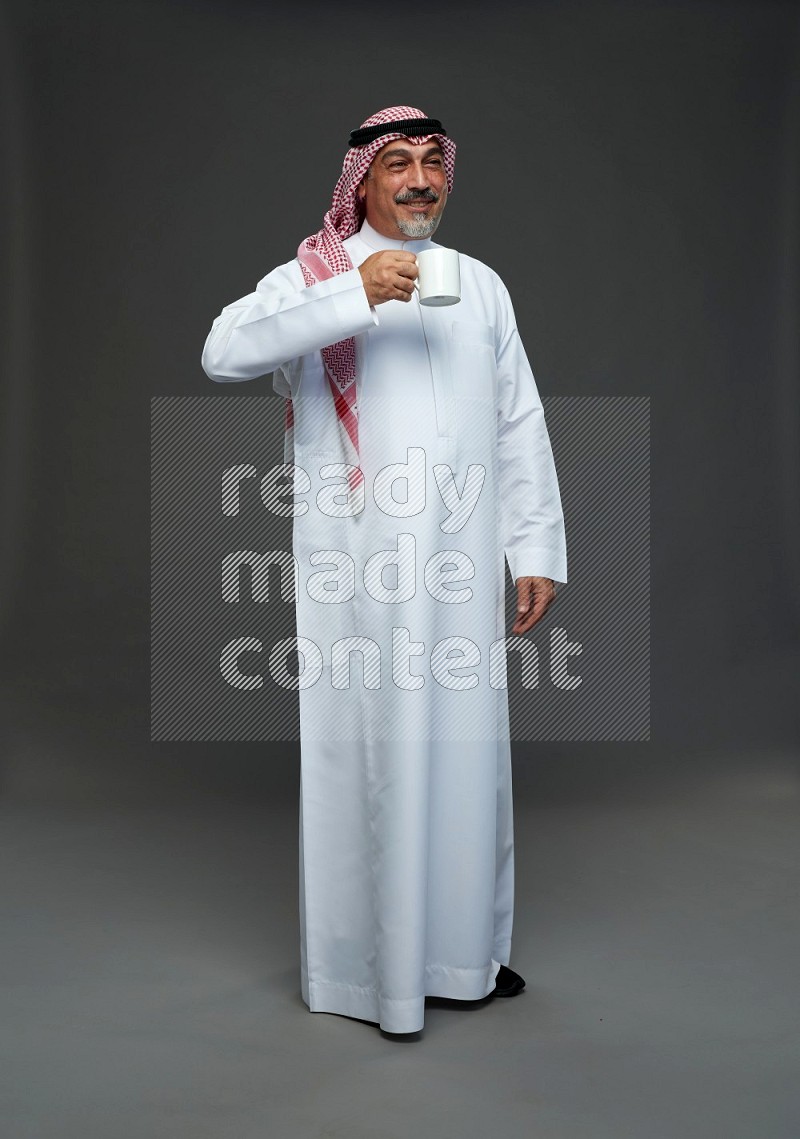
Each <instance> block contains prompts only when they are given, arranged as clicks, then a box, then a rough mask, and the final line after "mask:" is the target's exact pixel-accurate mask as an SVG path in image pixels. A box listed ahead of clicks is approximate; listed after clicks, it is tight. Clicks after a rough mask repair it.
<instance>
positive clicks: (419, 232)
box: [397, 214, 442, 238]
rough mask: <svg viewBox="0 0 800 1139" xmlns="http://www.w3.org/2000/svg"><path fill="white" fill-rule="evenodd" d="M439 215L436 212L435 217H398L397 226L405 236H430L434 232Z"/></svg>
mask: <svg viewBox="0 0 800 1139" xmlns="http://www.w3.org/2000/svg"><path fill="white" fill-rule="evenodd" d="M441 216H442V215H441V214H437V215H436V217H432V218H422V217H420V218H398V219H397V228H398V229H399V230H400V232H401V233H404V234H405V235H406V237H416V238H420V237H430V236H431V234H432V233H435V232H436V227H437V226H438V225H439V220H440V218H441Z"/></svg>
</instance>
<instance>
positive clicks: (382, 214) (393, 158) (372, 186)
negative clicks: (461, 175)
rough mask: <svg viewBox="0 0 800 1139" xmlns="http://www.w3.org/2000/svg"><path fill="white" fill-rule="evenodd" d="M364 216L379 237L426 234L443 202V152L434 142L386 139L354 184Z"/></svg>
mask: <svg viewBox="0 0 800 1139" xmlns="http://www.w3.org/2000/svg"><path fill="white" fill-rule="evenodd" d="M358 196H359V198H360V199H361V200H362V201H363V202H364V203H365V205H366V218H367V221H368V222H369V224H370V225H371V226H372V228H373V229H375V230H377V231H378V233H381V234H383V236H384V237H393V238H395V239H397V240H400V241H402V240H403V239H404V238H409V237H410V238H421V237H430V235H431V234H432V233H433V232H434V230H435V229H436V227H437V225H438V224H439V219H440V218H441V216H442V213H443V211H444V207H445V203H446V202H447V176H446V174H445V170H444V155H443V154H442V148H441V147H440V146H439V144H438V143H437V142H433V141H431V142H426V143H423V145H422V146H412V145H411V143H410V142H406V140H405V139H396V140H395V141H393V142H387V144H386V146H384V147H383V148H382V149H381V150H379V151H378V153H377V154H376V155H375V157H374V158H373V160H372V164H371V165H370V168H369V170H368V172H367V176H366V178H365V179H364V181H363V182H362V183H361V185H360V186H359V187H358Z"/></svg>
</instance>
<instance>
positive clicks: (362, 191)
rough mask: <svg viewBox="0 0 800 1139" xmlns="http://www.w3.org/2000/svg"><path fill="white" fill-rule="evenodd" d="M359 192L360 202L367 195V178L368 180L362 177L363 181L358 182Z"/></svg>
mask: <svg viewBox="0 0 800 1139" xmlns="http://www.w3.org/2000/svg"><path fill="white" fill-rule="evenodd" d="M357 192H358V200H359V202H363V201H364V198H365V197H366V196H367V180H366V178H362V179H361V181H360V182H359V183H358V191H357Z"/></svg>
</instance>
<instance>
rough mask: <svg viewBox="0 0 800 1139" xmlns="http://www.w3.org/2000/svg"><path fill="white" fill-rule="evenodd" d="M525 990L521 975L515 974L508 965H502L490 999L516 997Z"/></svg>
mask: <svg viewBox="0 0 800 1139" xmlns="http://www.w3.org/2000/svg"><path fill="white" fill-rule="evenodd" d="M524 988H525V982H524V981H523V979H522V977H520V975H519V973H515V972H514V971H513V970H512V969H509V968H508V966H507V965H501V966H500V968H499V969H498V970H497V977H496V978H495V987H494V989H493V990H492V992H491V993H489V996H490V997H515V996H516V995H517V993H521V992H522V990H523V989H524Z"/></svg>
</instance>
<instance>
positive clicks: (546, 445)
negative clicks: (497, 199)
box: [497, 285, 567, 582]
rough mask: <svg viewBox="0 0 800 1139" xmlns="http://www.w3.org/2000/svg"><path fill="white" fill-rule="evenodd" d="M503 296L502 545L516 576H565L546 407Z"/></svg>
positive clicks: (499, 370)
mask: <svg viewBox="0 0 800 1139" xmlns="http://www.w3.org/2000/svg"><path fill="white" fill-rule="evenodd" d="M499 299H500V319H499V322H498V330H497V331H498V336H499V341H498V346H497V373H498V403H497V448H498V459H499V464H498V470H499V476H498V477H499V481H500V524H501V527H502V537H503V547H504V550H505V554H506V559H507V561H508V568H509V570H510V571H511V576H512V578H513V579H514V581H516V580H517V578H519V577H549V578H552V580H553V581H554V582H565V581H566V580H567V546H566V537H565V533H564V513H563V510H562V507H561V495H560V493H559V489H558V478H557V475H556V468H555V462H554V461H553V450H552V447H551V445H550V437H549V435H548V433H547V426H546V424H545V420H544V409H543V408H542V401H541V399H540V398H539V391H538V388H537V386H536V381H535V380H534V377H533V372H532V371H531V366H530V364H529V363H528V357H527V356H526V354H525V349H524V348H523V346H522V341H521V339H520V335H519V332H518V331H517V325H516V320H515V318H514V310H513V307H512V305H511V299H510V297H509V295H508V292H507V290H506V289H505V286H502V285H500V286H499Z"/></svg>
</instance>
